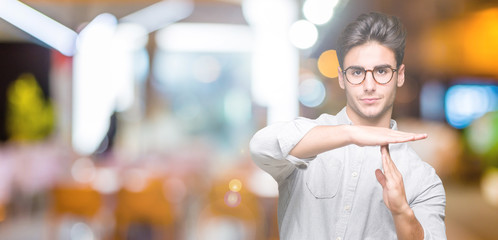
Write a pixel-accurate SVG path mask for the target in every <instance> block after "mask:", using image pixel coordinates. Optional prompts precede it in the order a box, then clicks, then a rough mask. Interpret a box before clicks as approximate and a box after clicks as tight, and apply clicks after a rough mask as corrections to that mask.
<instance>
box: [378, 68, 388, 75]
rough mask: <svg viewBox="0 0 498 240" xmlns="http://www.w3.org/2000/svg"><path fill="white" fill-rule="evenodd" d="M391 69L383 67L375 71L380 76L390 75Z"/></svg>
mask: <svg viewBox="0 0 498 240" xmlns="http://www.w3.org/2000/svg"><path fill="white" fill-rule="evenodd" d="M390 70H391V69H389V68H387V67H381V68H377V69H375V72H376V73H377V74H378V75H385V74H387V73H389V71H390Z"/></svg>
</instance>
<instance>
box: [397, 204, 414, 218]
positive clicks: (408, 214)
mask: <svg viewBox="0 0 498 240" xmlns="http://www.w3.org/2000/svg"><path fill="white" fill-rule="evenodd" d="M391 214H392V215H393V218H412V217H415V213H414V212H413V210H412V209H411V208H410V206H409V205H408V204H407V205H406V206H405V207H403V208H402V209H401V210H398V211H391Z"/></svg>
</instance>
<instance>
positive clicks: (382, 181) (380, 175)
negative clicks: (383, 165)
mask: <svg viewBox="0 0 498 240" xmlns="http://www.w3.org/2000/svg"><path fill="white" fill-rule="evenodd" d="M375 177H376V178H377V181H379V183H380V185H382V188H385V187H386V176H384V173H382V171H381V170H380V169H377V170H375Z"/></svg>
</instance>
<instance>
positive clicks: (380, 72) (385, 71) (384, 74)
mask: <svg viewBox="0 0 498 240" xmlns="http://www.w3.org/2000/svg"><path fill="white" fill-rule="evenodd" d="M396 71H398V69H394V68H391V67H390V66H377V67H375V68H374V69H372V70H365V69H364V68H362V67H357V66H351V67H348V68H346V70H344V71H342V73H343V74H344V75H345V76H346V80H348V82H349V83H351V84H353V85H359V84H362V83H363V81H365V78H366V76H367V72H371V73H372V77H373V79H374V80H375V81H376V82H377V83H378V84H382V85H384V84H387V83H388V82H390V81H391V79H392V78H393V76H394V72H396Z"/></svg>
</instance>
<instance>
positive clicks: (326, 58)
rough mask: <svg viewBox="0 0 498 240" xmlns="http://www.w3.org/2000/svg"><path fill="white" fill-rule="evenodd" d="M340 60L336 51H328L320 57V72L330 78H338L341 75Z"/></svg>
mask: <svg viewBox="0 0 498 240" xmlns="http://www.w3.org/2000/svg"><path fill="white" fill-rule="evenodd" d="M338 67H339V60H338V59H337V53H336V51H335V50H327V51H325V52H323V53H322V54H320V57H318V70H319V71H320V73H321V74H322V75H323V76H325V77H328V78H336V77H337V75H338V74H339V72H338V71H339V70H338Z"/></svg>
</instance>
